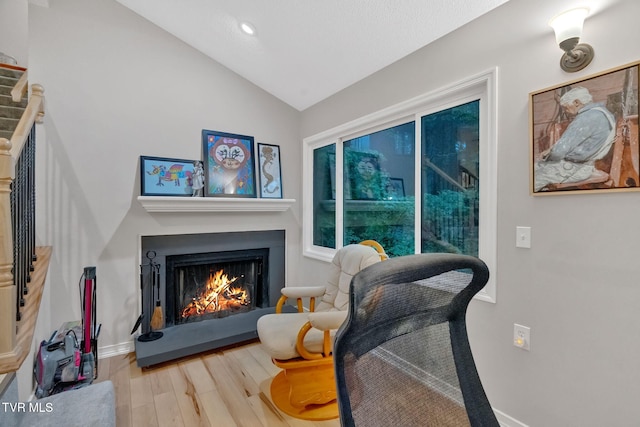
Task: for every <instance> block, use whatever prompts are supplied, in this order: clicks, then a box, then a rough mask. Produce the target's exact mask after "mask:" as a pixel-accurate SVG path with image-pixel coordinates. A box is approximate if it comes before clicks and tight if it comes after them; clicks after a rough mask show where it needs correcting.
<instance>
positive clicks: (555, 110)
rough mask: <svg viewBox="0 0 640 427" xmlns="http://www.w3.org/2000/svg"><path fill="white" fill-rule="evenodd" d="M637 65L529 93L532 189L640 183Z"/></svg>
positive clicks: (624, 187) (591, 189) (634, 186)
mask: <svg viewBox="0 0 640 427" xmlns="http://www.w3.org/2000/svg"><path fill="white" fill-rule="evenodd" d="M639 65H640V62H636V63H632V64H628V65H625V66H622V67H618V68H615V69H612V70H608V71H605V72H602V73H599V74H596V75H592V76H589V77H586V78H582V79H579V80H574V81H571V82H568V83H564V84H562V85H559V86H555V87H552V88H549V89H544V90H541V91H538V92H533V93H531V94H530V95H529V98H530V100H529V116H530V155H531V166H530V167H531V174H530V181H531V184H530V192H531V194H533V195H548V194H556V195H557V194H567V193H596V192H609V191H632V190H636V191H637V190H638V189H640V180H639V173H638V172H639V157H640V151H639V148H638V95H639V94H638V78H639V75H638V72H639V71H638V70H639Z"/></svg>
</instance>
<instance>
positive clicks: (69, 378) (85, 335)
mask: <svg viewBox="0 0 640 427" xmlns="http://www.w3.org/2000/svg"><path fill="white" fill-rule="evenodd" d="M83 279H84V280H83ZM83 282H84V283H83ZM78 287H79V291H80V305H81V309H82V320H81V325H80V328H69V329H67V330H65V328H61V329H60V330H57V331H55V332H54V333H53V334H52V335H51V338H49V340H48V341H42V342H41V343H40V348H39V349H38V354H37V357H36V361H35V363H34V376H35V379H36V383H37V386H36V397H37V398H41V397H46V396H50V395H52V394H56V393H60V392H62V391H65V390H71V389H76V388H80V387H84V386H87V385H89V384H91V383H92V382H93V380H94V379H96V378H97V377H98V335H99V334H100V328H101V326H102V325H97V326H96V268H95V267H85V268H84V273H83V274H82V277H81V278H80V283H79V284H78ZM78 335H80V336H78Z"/></svg>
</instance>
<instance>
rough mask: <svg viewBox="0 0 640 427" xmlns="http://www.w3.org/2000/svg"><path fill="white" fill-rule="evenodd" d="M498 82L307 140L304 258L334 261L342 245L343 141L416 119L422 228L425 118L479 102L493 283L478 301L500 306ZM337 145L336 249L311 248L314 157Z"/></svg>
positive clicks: (445, 93) (489, 79)
mask: <svg viewBox="0 0 640 427" xmlns="http://www.w3.org/2000/svg"><path fill="white" fill-rule="evenodd" d="M497 78H498V69H497V68H492V69H489V70H487V71H484V72H482V73H479V74H477V75H474V76H471V77H469V78H466V79H463V80H461V81H458V82H456V83H453V84H451V85H449V86H446V87H444V88H441V89H438V90H435V91H432V92H427V93H425V94H422V95H419V96H417V97H415V98H412V99H409V100H407V101H404V102H401V103H398V104H395V105H393V106H390V107H387V108H384V109H382V110H379V111H377V112H374V113H371V114H368V115H366V116H364V117H361V118H358V119H355V120H352V121H350V122H347V123H344V124H342V125H339V126H336V127H334V128H332V129H329V130H326V131H324V132H320V133H318V134H316V135H313V136H309V137H307V138H304V139H303V198H302V207H303V218H302V247H303V255H304V256H305V257H308V258H313V259H318V260H322V261H326V262H331V260H332V259H333V256H334V255H335V252H336V251H337V249H339V248H341V247H342V246H343V235H344V228H343V212H344V210H343V207H344V201H343V167H342V165H343V148H344V147H343V141H348V140H350V139H353V138H356V137H358V136H362V135H367V134H371V133H374V132H377V131H379V130H383V129H387V128H390V127H394V126H397V125H399V124H403V123H408V122H411V121H413V122H414V125H415V147H414V149H415V151H414V153H415V163H416V164H415V201H416V202H415V206H414V208H415V224H421V212H420V210H421V203H419V202H420V200H421V175H420V174H421V167H422V165H421V158H422V142H421V141H422V130H421V125H420V123H421V119H422V117H423V116H425V115H429V114H433V113H435V112H438V111H442V110H445V109H448V108H452V107H455V106H457V105H462V104H465V103H467V102H470V101H475V100H479V101H480V118H479V122H480V123H479V126H480V143H479V145H480V146H479V162H480V173H479V175H480V189H479V194H480V206H479V236H478V239H479V242H478V243H479V247H478V254H479V258H480V259H482V260H483V261H484V262H485V263H486V264H487V266H488V267H489V271H491V277H490V278H489V282H488V283H487V285H486V286H485V287H484V288H483V290H482V291H480V292H479V293H478V295H476V298H477V299H479V300H482V301H487V302H492V303H495V302H496V256H497V166H498V161H497V159H498V140H497V123H498V113H497V110H498V108H497V99H498V98H497V95H498V94H497ZM331 144H335V145H336V150H335V151H336V171H335V172H336V177H335V182H336V200H335V202H336V236H335V241H336V249H333V248H326V247H322V246H317V245H314V244H313V219H314V218H313V153H314V150H315V149H318V148H321V147H324V146H328V145H331ZM414 239H415V241H414V247H415V248H416V251H417V252H416V253H419V252H420V247H421V235H420V227H418V226H416V227H415V235H414Z"/></svg>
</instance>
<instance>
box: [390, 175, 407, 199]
mask: <svg viewBox="0 0 640 427" xmlns="http://www.w3.org/2000/svg"><path fill="white" fill-rule="evenodd" d="M404 196H405V194H404V180H403V179H402V178H389V184H388V185H387V199H388V200H397V199H404Z"/></svg>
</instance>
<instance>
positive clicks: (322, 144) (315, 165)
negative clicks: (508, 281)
mask: <svg viewBox="0 0 640 427" xmlns="http://www.w3.org/2000/svg"><path fill="white" fill-rule="evenodd" d="M495 74H496V71H495V70H491V71H489V72H486V73H483V74H481V75H479V76H476V77H474V78H471V79H468V80H465V81H463V82H459V83H457V84H455V85H452V86H450V87H447V88H445V89H442V90H440V91H437V92H434V93H429V94H425V95H422V96H419V97H417V98H414V99H412V100H409V101H407V102H404V103H402V104H398V105H396V106H393V107H390V108H388V109H385V110H383V111H380V112H377V113H373V114H371V115H369V116H366V117H363V118H361V119H358V120H355V121H353V122H350V123H347V124H345V125H342V126H340V127H338V128H334V129H331V130H329V131H327V132H323V133H322V134H319V135H316V136H312V137H309V138H306V139H305V145H304V158H305V160H304V177H305V189H307V188H312V191H304V194H305V195H304V201H303V202H304V206H305V216H304V224H303V229H304V231H303V239H304V242H303V244H304V253H305V255H306V256H310V257H314V258H318V259H323V260H330V259H331V258H332V256H333V254H334V253H335V250H336V248H340V247H342V246H344V245H347V244H350V243H357V242H359V241H362V240H365V239H375V240H377V241H379V242H380V243H381V244H382V245H383V246H384V247H385V250H386V251H387V252H388V253H389V255H390V256H392V257H395V256H402V255H409V254H413V253H426V252H451V253H463V254H468V255H473V256H478V257H480V258H481V259H482V260H483V261H485V263H487V265H488V266H489V269H490V270H491V271H492V272H493V271H494V268H495V247H496V226H495V224H496V196H495V193H496V176H497V174H496V158H497V147H496V138H495V123H496V109H495V93H494V92H495V77H496V76H495ZM307 183H309V184H310V185H309V184H307ZM479 298H480V299H483V300H487V301H492V302H495V283H494V279H493V275H492V279H491V281H490V283H489V284H488V285H487V286H486V287H485V289H484V290H483V291H482V292H481V294H479Z"/></svg>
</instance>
